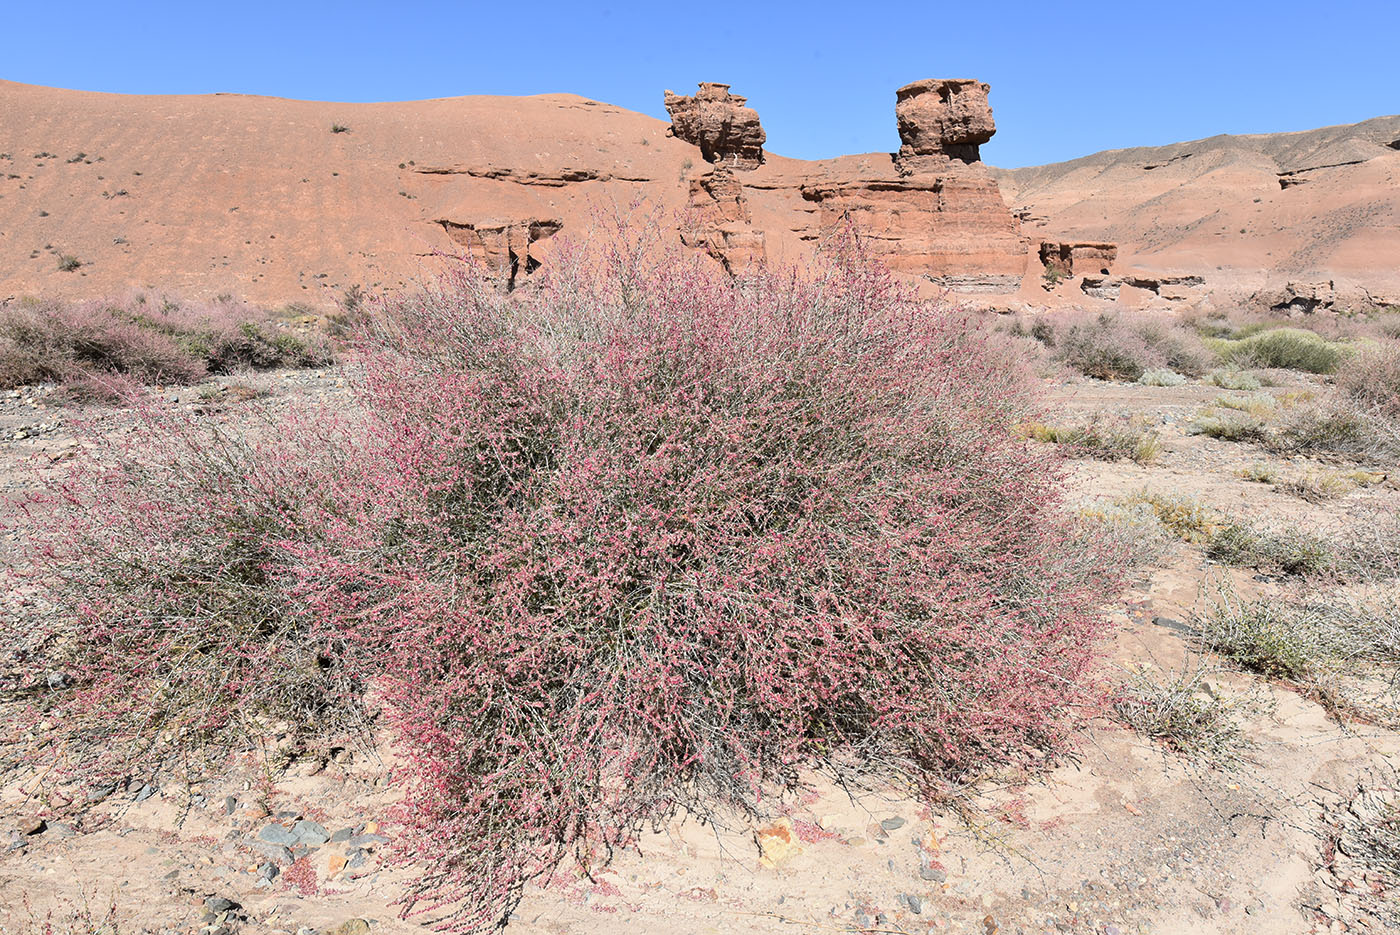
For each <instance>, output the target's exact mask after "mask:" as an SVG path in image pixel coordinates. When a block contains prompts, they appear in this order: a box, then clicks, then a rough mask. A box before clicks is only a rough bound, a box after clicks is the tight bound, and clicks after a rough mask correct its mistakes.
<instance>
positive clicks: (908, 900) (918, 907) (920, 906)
mask: <svg viewBox="0 0 1400 935" xmlns="http://www.w3.org/2000/svg"><path fill="white" fill-rule="evenodd" d="M900 895H901V896H902V897H903V898H904V905H906V906H908V907H909V911H910V912H912V913H914V915H916V916H917V915H922V914H923V911H924V901H923V900H922V899H920V898H919V897H918V896H916V895H915V894H913V893H901V894H900Z"/></svg>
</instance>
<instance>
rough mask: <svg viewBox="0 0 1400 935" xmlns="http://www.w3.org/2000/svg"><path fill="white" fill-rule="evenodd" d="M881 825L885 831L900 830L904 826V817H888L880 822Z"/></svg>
mask: <svg viewBox="0 0 1400 935" xmlns="http://www.w3.org/2000/svg"><path fill="white" fill-rule="evenodd" d="M880 827H881V828H883V829H884V830H885V831H898V830H899V829H900V828H903V827H904V819H903V818H900V817H898V816H896V817H894V818H886V819H884V820H883V821H881V822H880Z"/></svg>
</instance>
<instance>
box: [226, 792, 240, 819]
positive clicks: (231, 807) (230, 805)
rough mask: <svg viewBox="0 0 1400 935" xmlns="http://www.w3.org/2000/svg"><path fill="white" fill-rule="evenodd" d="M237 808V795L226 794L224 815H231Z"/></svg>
mask: <svg viewBox="0 0 1400 935" xmlns="http://www.w3.org/2000/svg"><path fill="white" fill-rule="evenodd" d="M237 809H238V796H236V795H226V796H224V814H225V815H232V814H233V813H234V812H235V811H236V810H237Z"/></svg>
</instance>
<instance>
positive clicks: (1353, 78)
mask: <svg viewBox="0 0 1400 935" xmlns="http://www.w3.org/2000/svg"><path fill="white" fill-rule="evenodd" d="M1397 43H1400V0H1371V2H1359V0H1330V2H1329V0H1312V2H1306V3H1303V2H1293V0H1274V2H1269V3H1259V2H1250V3H1242V2H1231V0H1217V2H1213V3H1209V2H1206V3H1203V2H1197V0H1158V2H1150V3H1146V2H1137V0H1120V2H1112V3H1110V2H1087V3H1077V2H1073V0H1060V2H1056V3H1047V2H1044V0H1039V2H1029V3H1002V2H991V0H982V2H974V0H961V2H957V3H941V2H925V3H909V4H901V3H892V2H885V3H870V2H846V3H839V4H838V3H823V2H813V3H788V2H784V3H765V2H761V0H748V2H728V3H723V2H707V3H611V2H607V0H601V2H598V0H595V2H579V0H575V2H570V3H550V2H542V0H531V2H494V3H475V2H473V3H444V2H432V0H414V2H399V3H359V2H341V3H319V2H317V3H298V2H294V0H283V2H275V3H274V2H263V0H249V2H238V0H228V2H222V3H206V2H200V0H193V2H191V0H186V2H182V3H141V2H130V3H123V2H112V0H106V2H89V0H62V2H52V0H50V2H46V3H33V2H15V3H0V47H3V50H4V52H3V55H0V78H7V79H10V80H12V81H22V82H28V83H31V84H43V85H53V86H57V87H67V88H81V89H84V90H93V91H117V92H126V93H147V94H166V93H204V92H212V91H235V92H243V93H249V94H267V95H275V96H279V97H294V98H310V99H320V100H338V101H385V100H408V99H415V98H429V97H453V96H457V95H465V94H537V93H544V92H553V91H570V92H573V93H576V94H582V95H585V96H587V97H591V98H596V99H598V100H602V101H607V102H609V103H613V104H618V105H620V106H623V107H627V108H630V109H632V110H638V111H642V112H644V113H648V114H652V115H654V116H657V117H661V118H663V119H664V118H665V116H666V115H665V110H664V109H663V108H662V106H661V93H662V90H663V89H665V88H671V89H673V90H675V91H678V92H681V93H687V92H689V91H692V90H693V89H694V87H695V83H696V82H697V81H724V82H728V83H729V84H731V85H733V88H734V92H735V93H737V94H745V95H747V96H748V98H749V103H750V104H751V105H752V106H753V107H755V108H756V109H757V110H758V112H759V114H760V116H761V117H762V119H763V125H764V128H765V129H766V130H767V131H768V149H770V150H772V151H773V152H777V153H781V154H783V155H787V156H797V157H803V158H820V157H825V156H834V155H838V154H841V153H854V152H872V151H886V152H888V151H891V150H893V149H896V148H897V147H898V137H897V134H896V132H895V122H894V91H895V88H896V87H898V86H899V85H902V84H906V83H908V82H910V81H914V80H917V79H920V78H978V79H981V80H983V81H986V82H989V83H990V84H991V86H992V95H991V100H992V106H993V108H994V109H995V112H996V120H997V126H998V127H999V130H998V133H997V136H996V138H995V139H994V140H992V142H991V143H989V144H987V145H986V146H984V147H983V150H982V152H983V158H985V159H986V160H987V161H988V162H991V163H993V164H996V165H1003V166H1019V165H1033V164H1038V163H1043V162H1053V161H1057V160H1061V159H1068V158H1072V157H1074V156H1080V155H1084V154H1087V153H1090V152H1094V151H1097V150H1100V149H1110V148H1119V147H1125V146H1140V145H1152V144H1160V143H1170V142H1176V141H1179V140H1189V139H1195V138H1198V137H1203V136H1210V135H1212V134H1215V133H1226V132H1229V133H1261V132H1271V131H1280V130H1303V129H1309V128H1311V127H1317V126H1325V125H1328V124H1336V123H1352V122H1355V121H1358V120H1364V119H1366V118H1367V117H1374V116H1378V115H1381V114H1392V113H1397V112H1400V51H1398V50H1400V46H1397ZM5 119H6V118H5V115H4V114H0V131H2V130H3V127H4V121H5Z"/></svg>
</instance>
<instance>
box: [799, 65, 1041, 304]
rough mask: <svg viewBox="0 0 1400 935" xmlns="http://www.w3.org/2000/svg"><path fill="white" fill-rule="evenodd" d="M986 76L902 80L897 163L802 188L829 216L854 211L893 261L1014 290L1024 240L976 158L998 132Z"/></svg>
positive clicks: (983, 288)
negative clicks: (984, 80)
mask: <svg viewBox="0 0 1400 935" xmlns="http://www.w3.org/2000/svg"><path fill="white" fill-rule="evenodd" d="M987 90H988V86H987V85H985V84H981V83H980V82H976V81H939V80H935V81H918V82H915V83H914V84H910V85H906V86H905V87H903V88H900V89H899V92H898V94H897V96H896V104H895V116H896V119H897V120H898V123H899V135H900V139H901V140H902V141H903V145H902V146H901V147H900V151H899V153H898V155H897V156H896V157H895V164H891V165H889V166H888V167H887V168H884V169H883V170H882V171H879V172H866V173H862V174H861V175H859V176H857V177H853V178H852V177H847V178H833V179H812V180H810V181H808V182H806V183H804V184H803V185H802V187H801V190H802V197H803V198H804V199H806V200H807V201H809V202H812V203H814V204H815V205H816V207H817V210H818V216H819V220H820V223H821V224H822V225H823V226H827V225H830V224H833V223H836V222H838V221H841V220H843V219H849V220H851V221H852V222H854V224H855V225H856V227H857V228H858V229H859V230H860V231H861V232H862V234H864V235H865V237H866V238H867V242H868V243H869V244H870V245H871V247H872V248H873V249H874V251H875V252H876V253H878V254H882V255H883V256H884V258H885V260H886V262H887V263H888V264H889V266H890V268H891V269H893V270H896V271H899V272H904V273H910V274H915V275H919V276H922V277H924V278H925V279H928V280H930V281H932V282H936V283H939V284H941V285H944V286H947V287H948V288H950V289H954V290H956V291H960V292H1014V291H1016V289H1017V288H1018V287H1019V285H1020V282H1021V278H1022V276H1023V275H1024V273H1025V269H1026V261H1027V253H1026V241H1025V239H1024V238H1023V237H1022V236H1021V230H1020V225H1019V224H1018V223H1017V221H1016V219H1015V218H1014V217H1012V215H1011V212H1010V211H1009V210H1008V209H1007V207H1006V203H1005V202H1004V201H1003V200H1002V198H1001V192H1000V190H999V189H998V187H997V183H996V180H995V179H993V178H992V177H991V175H990V173H988V171H987V169H986V167H985V166H983V165H982V163H981V162H979V161H977V160H978V149H977V145H978V144H979V143H983V142H986V141H987V140H988V139H990V138H991V136H992V134H993V133H994V132H996V126H995V124H994V123H993V122H992V111H991V108H990V107H989V106H988V104H987Z"/></svg>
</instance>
